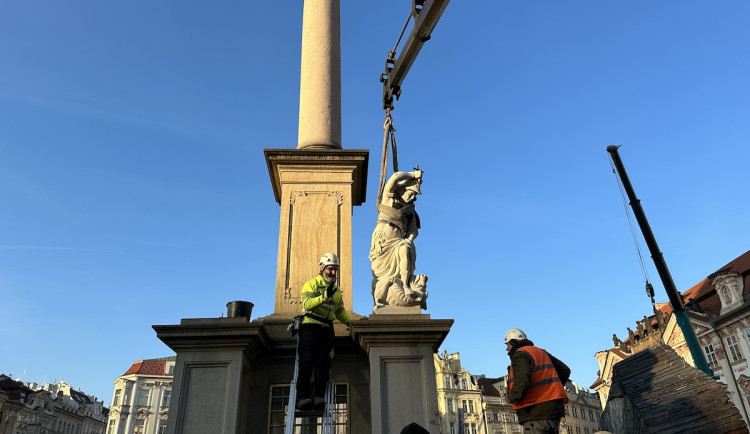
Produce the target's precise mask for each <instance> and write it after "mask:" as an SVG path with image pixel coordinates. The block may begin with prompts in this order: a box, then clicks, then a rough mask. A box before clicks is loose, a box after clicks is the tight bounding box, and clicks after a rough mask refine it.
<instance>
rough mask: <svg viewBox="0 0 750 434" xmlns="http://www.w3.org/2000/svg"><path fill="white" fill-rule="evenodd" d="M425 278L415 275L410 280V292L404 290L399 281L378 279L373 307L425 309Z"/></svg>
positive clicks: (395, 279)
mask: <svg viewBox="0 0 750 434" xmlns="http://www.w3.org/2000/svg"><path fill="white" fill-rule="evenodd" d="M426 289H427V276H425V275H424V274H417V275H415V276H414V277H413V278H412V285H411V288H410V290H409V291H410V292H408V293H407V290H406V289H405V288H404V284H403V282H402V281H401V279H397V278H389V279H378V280H377V282H376V284H375V290H374V292H373V297H374V298H375V307H376V308H378V307H382V306H406V307H410V306H420V307H421V308H422V309H427V291H426Z"/></svg>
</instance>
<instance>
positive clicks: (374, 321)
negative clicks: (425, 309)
mask: <svg viewBox="0 0 750 434" xmlns="http://www.w3.org/2000/svg"><path fill="white" fill-rule="evenodd" d="M451 325H453V320H451V319H443V320H433V319H430V316H429V315H427V314H416V315H415V314H401V315H384V314H377V315H375V314H373V315H370V316H369V317H368V318H367V319H362V320H359V321H352V323H351V331H352V337H353V338H354V341H355V342H356V343H357V344H359V346H360V347H361V348H362V349H363V350H364V351H365V352H366V353H367V355H368V357H369V360H370V412H371V415H372V425H371V432H372V434H381V433H398V432H401V429H403V428H404V427H405V426H406V425H408V424H410V423H412V422H416V423H418V424H419V425H421V426H423V427H424V428H425V429H427V430H428V431H429V432H430V433H432V434H439V433H440V420H439V413H438V405H437V384H436V381H435V364H434V359H433V354H434V353H436V352H437V351H438V349H439V348H440V345H441V344H442V342H443V340H444V339H445V337H446V336H447V335H448V332H449V331H450V328H451Z"/></svg>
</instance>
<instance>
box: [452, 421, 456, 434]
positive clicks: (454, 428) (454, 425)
mask: <svg viewBox="0 0 750 434" xmlns="http://www.w3.org/2000/svg"><path fill="white" fill-rule="evenodd" d="M451 434H456V424H455V423H453V422H451Z"/></svg>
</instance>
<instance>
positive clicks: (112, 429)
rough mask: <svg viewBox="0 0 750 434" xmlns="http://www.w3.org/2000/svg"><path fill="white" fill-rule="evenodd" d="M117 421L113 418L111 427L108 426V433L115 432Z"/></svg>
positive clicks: (110, 423) (110, 422) (112, 433)
mask: <svg viewBox="0 0 750 434" xmlns="http://www.w3.org/2000/svg"><path fill="white" fill-rule="evenodd" d="M116 423H117V421H116V420H114V419H112V420H110V421H109V427H108V428H107V434H114V433H115V424H116Z"/></svg>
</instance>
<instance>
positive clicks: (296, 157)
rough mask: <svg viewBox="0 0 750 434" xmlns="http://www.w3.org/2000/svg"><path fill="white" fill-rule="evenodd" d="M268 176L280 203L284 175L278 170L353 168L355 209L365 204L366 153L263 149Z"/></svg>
mask: <svg viewBox="0 0 750 434" xmlns="http://www.w3.org/2000/svg"><path fill="white" fill-rule="evenodd" d="M263 153H264V154H265V155H266V165H267V166H268V174H269V176H270V177H271V186H272V187H273V197H274V198H275V199H276V202H277V203H281V175H280V173H279V166H291V167H304V166H311V165H314V166H321V165H330V166H331V167H332V168H335V167H336V166H339V167H344V166H348V167H353V169H354V173H353V175H354V179H352V183H351V189H352V191H351V194H352V205H353V206H358V205H361V204H362V203H364V202H365V198H366V196H367V164H368V160H369V155H370V151H369V150H367V149H264V150H263Z"/></svg>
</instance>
